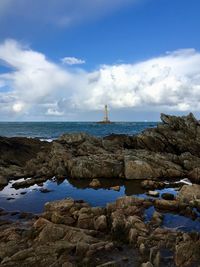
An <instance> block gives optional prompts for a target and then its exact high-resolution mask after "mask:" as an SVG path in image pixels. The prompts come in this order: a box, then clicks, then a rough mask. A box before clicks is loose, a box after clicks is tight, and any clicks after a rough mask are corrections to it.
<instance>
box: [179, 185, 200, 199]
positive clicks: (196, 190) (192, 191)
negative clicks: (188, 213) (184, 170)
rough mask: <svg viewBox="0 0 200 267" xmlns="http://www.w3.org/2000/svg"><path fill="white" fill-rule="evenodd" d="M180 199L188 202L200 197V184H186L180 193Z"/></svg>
mask: <svg viewBox="0 0 200 267" xmlns="http://www.w3.org/2000/svg"><path fill="white" fill-rule="evenodd" d="M178 199H179V200H180V201H182V202H187V203H189V202H190V201H195V200H198V199H200V185H197V184H193V185H184V186H183V187H182V188H181V190H180V192H179V194H178Z"/></svg>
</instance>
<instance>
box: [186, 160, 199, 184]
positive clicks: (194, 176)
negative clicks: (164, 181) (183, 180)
mask: <svg viewBox="0 0 200 267" xmlns="http://www.w3.org/2000/svg"><path fill="white" fill-rule="evenodd" d="M198 160H199V158H198ZM198 163H199V162H198ZM188 177H189V179H190V180H191V181H192V182H193V183H196V184H199V183H200V168H199V167H196V168H194V169H192V170H191V171H190V172H189V174H188Z"/></svg>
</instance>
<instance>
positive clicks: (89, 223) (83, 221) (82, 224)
mask: <svg viewBox="0 0 200 267" xmlns="http://www.w3.org/2000/svg"><path fill="white" fill-rule="evenodd" d="M77 225H78V227H79V228H82V229H94V216H93V214H88V213H81V214H80V215H79V217H78V223H77Z"/></svg>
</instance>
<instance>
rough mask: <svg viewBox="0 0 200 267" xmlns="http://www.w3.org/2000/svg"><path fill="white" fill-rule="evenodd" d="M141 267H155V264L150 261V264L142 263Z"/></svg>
mask: <svg viewBox="0 0 200 267" xmlns="http://www.w3.org/2000/svg"><path fill="white" fill-rule="evenodd" d="M141 267H153V264H152V263H151V262H150V261H148V262H145V263H142V265H141Z"/></svg>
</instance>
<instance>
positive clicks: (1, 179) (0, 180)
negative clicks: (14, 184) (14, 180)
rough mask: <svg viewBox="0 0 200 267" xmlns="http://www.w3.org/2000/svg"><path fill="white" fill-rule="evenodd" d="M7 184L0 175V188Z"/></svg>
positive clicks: (4, 178) (6, 180)
mask: <svg viewBox="0 0 200 267" xmlns="http://www.w3.org/2000/svg"><path fill="white" fill-rule="evenodd" d="M7 184H8V179H7V178H6V177H3V176H1V175H0V187H3V186H6V185H7Z"/></svg>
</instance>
